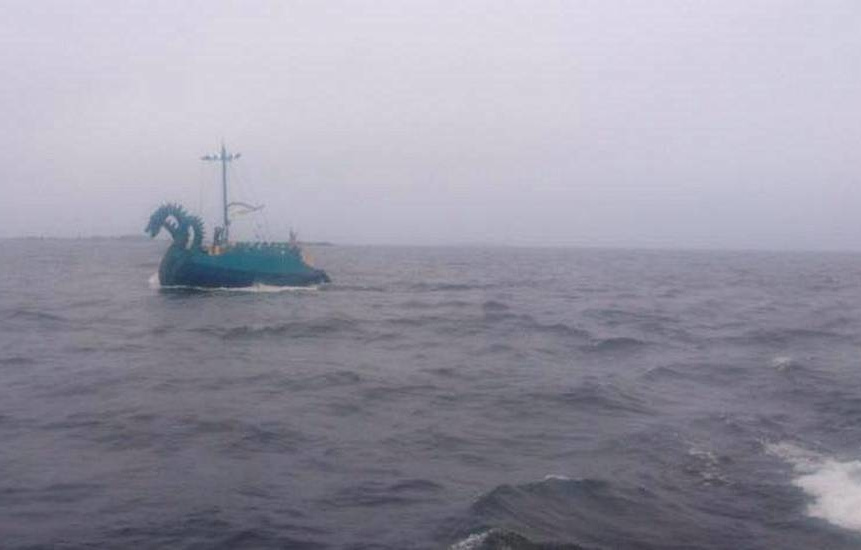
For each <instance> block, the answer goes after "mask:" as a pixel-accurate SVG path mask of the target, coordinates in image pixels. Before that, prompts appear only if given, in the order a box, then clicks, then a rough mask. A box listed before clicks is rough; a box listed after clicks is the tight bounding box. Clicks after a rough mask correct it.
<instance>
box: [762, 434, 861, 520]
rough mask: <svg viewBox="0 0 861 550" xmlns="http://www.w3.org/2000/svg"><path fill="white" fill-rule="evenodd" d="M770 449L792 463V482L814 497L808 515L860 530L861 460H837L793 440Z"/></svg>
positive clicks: (769, 450)
mask: <svg viewBox="0 0 861 550" xmlns="http://www.w3.org/2000/svg"><path fill="white" fill-rule="evenodd" d="M767 450H768V452H770V453H771V454H774V455H776V456H779V457H780V458H782V459H784V460H786V461H787V462H789V463H790V464H792V467H793V469H794V470H795V474H796V476H795V478H794V479H793V480H792V483H793V484H794V485H795V486H796V487H799V488H800V489H802V490H803V491H804V492H805V493H807V494H808V495H810V496H811V497H813V502H812V503H810V504H809V505H808V507H807V513H808V515H810V516H811V517H815V518H820V519H824V520H825V521H828V522H829V523H832V524H834V525H837V526H839V527H843V528H845V529H851V530H853V531H861V460H846V461H842V460H837V459H835V458H832V457H828V456H825V455H822V454H819V453H815V452H813V451H808V450H806V449H802V448H801V447H798V446H796V445H792V444H790V443H780V444H772V445H768V446H767Z"/></svg>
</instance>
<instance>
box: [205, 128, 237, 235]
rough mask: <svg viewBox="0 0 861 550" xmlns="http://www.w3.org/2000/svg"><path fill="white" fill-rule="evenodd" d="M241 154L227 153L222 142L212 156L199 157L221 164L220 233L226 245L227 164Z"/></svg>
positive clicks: (228, 224) (227, 220) (228, 222)
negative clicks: (221, 214) (222, 214)
mask: <svg viewBox="0 0 861 550" xmlns="http://www.w3.org/2000/svg"><path fill="white" fill-rule="evenodd" d="M241 156H242V153H228V152H227V149H226V148H225V147H224V142H223V141H222V142H221V151H219V152H218V153H216V154H214V155H205V156H202V157H200V160H204V161H218V162H220V163H221V204H222V210H223V212H224V232H223V233H222V235H223V237H222V238H223V239H224V242H225V243H227V237H228V235H229V231H230V229H229V227H230V218H228V217H227V163H228V162H231V161H233V160H236V159H238V158H239V157H241Z"/></svg>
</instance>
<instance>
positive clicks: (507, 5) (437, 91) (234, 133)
mask: <svg viewBox="0 0 861 550" xmlns="http://www.w3.org/2000/svg"><path fill="white" fill-rule="evenodd" d="M0 40H2V44H0V46H2V47H0V68H2V75H3V85H2V87H0V116H2V119H3V121H4V126H5V131H4V132H3V133H2V137H0V158H2V161H3V170H2V179H0V186H2V192H3V196H2V199H0V219H2V220H3V223H2V225H0V236H6V237H9V236H20V235H45V236H78V235H82V236H89V235H120V234H142V229H143V227H144V225H145V223H146V220H147V218H148V216H149V214H150V212H151V211H152V209H153V208H154V207H156V206H157V205H158V204H159V203H160V202H162V201H164V200H168V199H170V200H177V201H181V202H182V203H183V204H185V205H186V206H187V207H188V208H189V209H191V210H197V209H198V208H199V207H202V208H203V210H204V212H205V213H206V214H207V215H211V214H212V212H213V208H212V207H213V205H214V204H215V201H217V199H218V192H219V187H218V183H217V171H216V168H215V166H211V165H206V164H205V163H203V162H200V161H199V160H198V158H199V157H200V156H201V155H203V154H206V153H208V152H211V151H214V150H215V148H216V147H217V146H218V143H219V141H220V139H221V138H224V139H225V140H226V141H227V145H228V147H231V148H235V149H236V150H238V151H241V152H242V153H243V158H242V160H241V161H239V164H238V166H236V168H235V169H236V171H237V172H236V174H235V175H236V176H237V177H238V178H239V180H238V184H237V187H236V198H238V199H247V200H253V201H259V202H264V203H266V205H267V206H266V212H267V215H266V217H267V220H268V224H269V228H270V230H271V232H272V234H273V236H274V237H283V236H285V235H286V231H287V228H289V227H291V226H292V227H296V228H297V229H299V230H300V232H301V234H302V236H303V237H305V238H306V239H311V240H331V241H335V242H342V243H394V244H410V243H414V244H447V243H451V244H457V243H492V244H504V243H513V244H520V245H530V244H549V245H587V246H633V247H636V246H659V247H675V246H678V247H721V248H804V249H861V215H859V214H861V177H859V176H861V3H859V2H857V1H819V2H809V1H808V2H791V1H783V2H763V1H760V2H748V1H726V0H723V1H714V2H705V1H703V2H693V1H685V2H671V1H660V2H658V1H655V2H648V1H642V0H637V1H629V2H621V1H607V0H601V1H595V2H583V1H581V2H577V1H571V2H551V1H531V2H499V1H498V0H497V1H487V2H478V1H466V2H465V1H457V2H455V1H452V2H401V1H392V2H389V1H373V2H313V1H309V2H251V1H245V2H223V1H206V2H173V1H171V2H151V1H150V2H112V1H104V2H47V1H46V2H36V1H20V2H18V1H12V2H10V1H8V0H7V1H6V2H3V17H2V19H0ZM202 190H203V191H204V192H203V193H201V191H202ZM207 222H208V223H207V229H208V230H209V231H211V229H212V226H213V223H212V222H213V220H212V219H211V218H209V219H207ZM243 223H246V222H237V225H238V226H242V225H243ZM238 230H240V231H246V232H247V228H243V227H239V228H238ZM210 234H211V233H210Z"/></svg>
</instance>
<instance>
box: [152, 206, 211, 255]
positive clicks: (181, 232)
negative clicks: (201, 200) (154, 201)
mask: <svg viewBox="0 0 861 550" xmlns="http://www.w3.org/2000/svg"><path fill="white" fill-rule="evenodd" d="M162 228H164V230H165V231H167V232H168V233H170V236H171V237H172V238H173V245H174V246H177V247H179V248H185V249H196V248H200V247H201V245H202V244H203V234H204V229H203V221H202V220H201V219H200V218H199V217H198V216H194V215H192V214H189V213H188V212H186V210H185V208H183V207H182V206H180V205H179V204H176V203H166V204H163V205H161V206H160V207H158V208H157V209H156V211H155V212H153V213H152V216H150V218H149V223H148V224H147V226H146V229H144V231H145V232H146V233H149V236H150V237H155V236H156V235H158V234H159V232H161V230H162ZM192 234H193V235H192Z"/></svg>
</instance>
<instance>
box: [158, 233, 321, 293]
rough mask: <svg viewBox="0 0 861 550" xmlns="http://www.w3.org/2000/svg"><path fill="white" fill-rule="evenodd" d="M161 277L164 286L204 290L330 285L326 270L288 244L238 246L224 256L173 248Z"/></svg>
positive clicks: (163, 264)
mask: <svg viewBox="0 0 861 550" xmlns="http://www.w3.org/2000/svg"><path fill="white" fill-rule="evenodd" d="M158 275H159V282H160V283H161V285H162V286H187V287H201V288H235V287H247V286H253V285H258V284H262V285H274V286H311V285H317V284H320V283H327V282H329V276H328V275H327V274H326V272H325V271H323V270H322V269H316V268H314V267H312V266H310V265H308V264H307V263H306V262H305V260H304V259H303V258H302V254H301V253H300V252H299V251H298V249H297V248H295V247H291V246H289V245H285V244H274V245H255V244H243V243H238V244H234V245H231V246H230V247H229V248H227V249H226V250H224V251H223V252H221V253H220V254H211V253H209V252H207V251H206V250H204V249H186V248H182V247H179V246H176V245H172V246H171V247H170V248H169V249H168V250H167V252H166V253H165V255H164V257H163V258H162V260H161V265H160V266H159V270H158Z"/></svg>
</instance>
